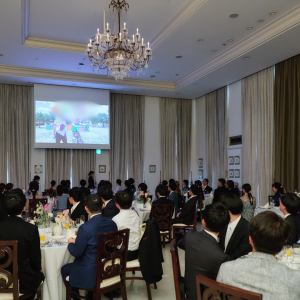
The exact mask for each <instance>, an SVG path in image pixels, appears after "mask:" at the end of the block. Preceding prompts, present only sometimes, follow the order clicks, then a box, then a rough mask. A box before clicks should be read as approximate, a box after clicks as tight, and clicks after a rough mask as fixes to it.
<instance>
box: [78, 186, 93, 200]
mask: <svg viewBox="0 0 300 300" xmlns="http://www.w3.org/2000/svg"><path fill="white" fill-rule="evenodd" d="M80 189H81V191H82V192H83V194H84V195H85V197H84V199H85V198H87V197H88V195H90V194H91V191H90V190H89V189H88V188H86V187H84V186H82V187H80Z"/></svg>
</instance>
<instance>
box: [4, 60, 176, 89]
mask: <svg viewBox="0 0 300 300" xmlns="http://www.w3.org/2000/svg"><path fill="white" fill-rule="evenodd" d="M0 75H3V76H14V77H28V78H38V79H48V80H60V81H67V82H82V83H91V84H103V85H110V86H116V85H118V86H124V87H133V88H143V89H152V90H163V91H175V84H174V83H172V82H166V81H152V80H143V79H133V78H125V79H124V80H123V81H116V80H115V79H114V78H112V77H107V76H104V75H98V74H86V73H84V74H82V73H76V72H65V71H56V70H49V69H39V68H26V67H18V66H9V65H0Z"/></svg>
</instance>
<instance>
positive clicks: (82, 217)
mask: <svg viewBox="0 0 300 300" xmlns="http://www.w3.org/2000/svg"><path fill="white" fill-rule="evenodd" d="M80 219H81V221H82V222H83V223H85V215H82V216H81V218H80Z"/></svg>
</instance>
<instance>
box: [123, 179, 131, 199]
mask: <svg viewBox="0 0 300 300" xmlns="http://www.w3.org/2000/svg"><path fill="white" fill-rule="evenodd" d="M124 185H125V189H124V192H126V193H128V194H130V195H131V196H133V193H132V189H131V185H130V182H129V180H125V182H124Z"/></svg>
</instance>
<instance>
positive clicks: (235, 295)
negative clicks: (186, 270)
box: [196, 275, 262, 300]
mask: <svg viewBox="0 0 300 300" xmlns="http://www.w3.org/2000/svg"><path fill="white" fill-rule="evenodd" d="M196 283H197V300H209V299H214V300H223V299H232V300H233V299H234V300H262V295H261V294H257V293H253V292H249V291H245V290H242V289H239V288H236V287H232V286H230V285H226V284H223V283H219V282H217V281H214V280H212V279H209V278H207V277H204V276H202V275H197V276H196ZM201 286H205V287H207V289H205V290H204V291H203V294H201Z"/></svg>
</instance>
